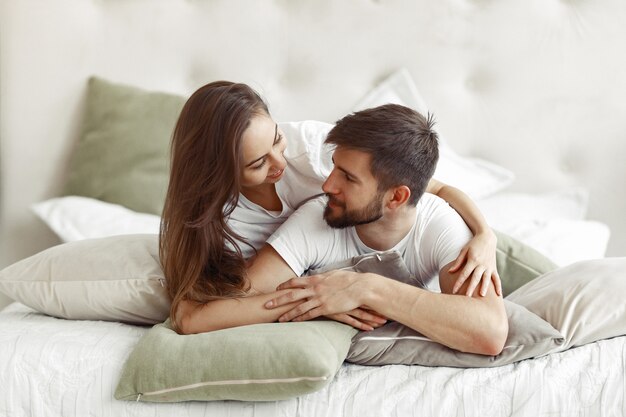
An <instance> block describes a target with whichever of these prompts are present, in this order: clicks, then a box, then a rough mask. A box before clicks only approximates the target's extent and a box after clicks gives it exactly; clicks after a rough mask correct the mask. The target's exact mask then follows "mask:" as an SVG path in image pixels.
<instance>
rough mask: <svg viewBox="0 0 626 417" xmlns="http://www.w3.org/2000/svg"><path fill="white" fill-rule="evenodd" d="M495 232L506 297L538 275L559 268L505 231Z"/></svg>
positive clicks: (497, 260) (498, 265)
mask: <svg viewBox="0 0 626 417" xmlns="http://www.w3.org/2000/svg"><path fill="white" fill-rule="evenodd" d="M494 232H495V234H496V237H497V238H498V245H497V248H496V267H497V268H498V273H499V274H500V280H501V281H502V295H503V296H504V297H506V296H507V295H509V294H511V293H512V292H513V291H515V290H516V289H518V288H519V287H521V286H522V285H524V284H526V283H527V282H530V281H532V280H533V279H535V278H537V277H538V276H540V275H543V274H545V273H547V272H551V271H554V270H555V269H557V268H558V265H557V264H555V263H554V262H552V261H551V260H550V259H548V258H546V257H545V256H544V255H542V254H541V253H539V252H537V251H536V250H535V249H533V248H531V247H530V246H527V245H525V244H524V243H522V242H520V241H519V240H516V239H514V238H512V237H511V236H509V235H506V234H504V233H501V232H498V231H496V230H494Z"/></svg>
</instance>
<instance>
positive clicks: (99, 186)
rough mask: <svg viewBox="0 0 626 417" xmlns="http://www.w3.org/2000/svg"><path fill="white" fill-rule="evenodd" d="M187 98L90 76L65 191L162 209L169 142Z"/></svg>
mask: <svg viewBox="0 0 626 417" xmlns="http://www.w3.org/2000/svg"><path fill="white" fill-rule="evenodd" d="M184 103H185V98H183V97H179V96H175V95H171V94H165V93H157V92H148V91H144V90H142V89H139V88H135V87H130V86H125V85H120V84H113V83H110V82H108V81H105V80H102V79H100V78H95V77H92V78H90V79H89V84H88V88H87V103H86V110H85V116H84V120H83V126H82V131H81V135H80V138H79V140H78V143H77V144H76V148H75V149H74V152H73V155H72V157H71V160H70V164H69V173H68V179H67V183H66V184H65V189H64V194H66V195H80V196H85V197H91V198H96V199H99V200H103V201H107V202H109V203H115V204H121V205H123V206H126V207H128V208H129V209H131V210H135V211H139V212H144V213H153V214H161V211H162V209H163V202H164V199H165V193H166V191H167V183H168V178H169V167H168V162H169V146H170V139H171V136H172V132H173V130H174V126H175V124H176V120H177V119H178V115H179V114H180V111H181V109H182V107H183V105H184Z"/></svg>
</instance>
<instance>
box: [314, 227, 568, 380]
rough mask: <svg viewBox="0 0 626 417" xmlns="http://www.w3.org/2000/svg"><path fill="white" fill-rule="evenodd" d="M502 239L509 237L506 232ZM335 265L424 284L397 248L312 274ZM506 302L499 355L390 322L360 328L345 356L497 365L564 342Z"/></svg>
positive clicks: (364, 361) (360, 360) (367, 361)
mask: <svg viewBox="0 0 626 417" xmlns="http://www.w3.org/2000/svg"><path fill="white" fill-rule="evenodd" d="M498 240H500V239H498ZM502 240H503V241H505V237H503V239H502ZM510 247H514V248H515V250H513V251H512V252H511V253H515V254H517V253H519V254H523V252H517V250H518V249H520V248H521V247H523V245H521V244H517V243H515V242H512V240H511V243H510ZM507 259H509V262H511V259H515V258H514V257H511V256H507ZM333 269H347V270H352V271H355V272H372V273H376V274H379V275H382V276H385V277H388V278H392V279H395V280H397V281H400V282H404V283H405V284H410V285H414V286H417V287H420V288H425V286H424V284H423V283H422V282H419V280H418V279H416V278H415V277H413V276H412V274H411V273H410V271H409V270H408V268H407V267H406V265H405V263H404V260H403V259H402V256H401V255H400V254H399V253H398V252H396V251H387V252H379V253H369V254H366V255H361V256H356V257H354V258H352V259H350V260H347V261H344V262H340V263H335V264H332V265H328V266H325V267H324V268H320V269H316V270H312V271H309V273H308V274H309V275H315V274H320V273H323V272H326V271H329V270H333ZM510 270H511V271H515V272H517V273H519V271H522V273H523V274H524V276H530V275H531V274H530V273H529V272H528V270H526V269H525V268H522V267H519V266H517V264H516V266H515V267H511V268H510ZM533 278H534V276H533ZM459 297H461V296H459ZM504 305H505V308H506V312H507V318H508V321H509V334H508V337H507V340H506V343H505V347H504V349H503V351H502V352H501V353H500V354H499V355H496V356H485V355H478V354H473V353H463V352H459V351H457V350H454V349H451V348H449V347H446V346H444V345H441V344H439V343H437V342H434V341H432V340H430V339H428V338H427V337H425V336H424V335H422V334H420V333H419V332H417V331H415V330H413V329H411V328H409V327H406V326H404V325H402V324H400V323H396V322H392V323H388V324H386V325H384V326H382V327H379V328H377V329H374V330H373V331H370V332H359V333H357V335H356V336H355V337H354V338H353V339H352V344H351V346H350V351H349V353H348V356H347V358H346V360H347V361H348V362H352V363H356V364H359V365H392V364H405V365H425V366H450V367H464V368H470V367H493V366H502V365H506V364H509V363H512V362H517V361H521V360H524V359H529V358H534V357H538V356H542V355H544V354H546V353H549V352H550V351H553V350H554V349H556V348H557V347H558V346H560V345H561V344H562V343H563V341H564V339H563V336H562V335H561V334H560V333H559V332H558V331H557V330H555V329H554V328H553V327H552V326H551V325H550V324H549V323H547V322H545V321H544V320H542V319H541V318H539V317H538V316H536V315H535V314H533V313H531V312H530V311H528V310H527V309H526V308H524V307H522V306H519V305H516V304H514V303H512V302H510V301H508V300H504Z"/></svg>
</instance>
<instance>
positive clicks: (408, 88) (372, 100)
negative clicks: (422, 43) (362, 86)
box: [353, 69, 515, 199]
mask: <svg viewBox="0 0 626 417" xmlns="http://www.w3.org/2000/svg"><path fill="white" fill-rule="evenodd" d="M387 103H395V104H401V105H404V106H407V107H411V108H413V109H414V110H417V111H419V112H420V113H422V114H424V115H426V114H427V113H428V107H427V106H426V103H425V102H424V99H423V98H422V97H421V95H420V93H419V91H418V90H417V87H416V86H415V83H414V82H413V79H412V78H411V75H410V74H409V72H408V71H407V70H406V69H400V70H399V71H397V72H395V73H394V74H392V75H391V76H390V77H389V78H387V79H386V80H384V81H383V82H382V83H381V84H379V85H378V86H377V87H375V88H374V89H373V90H372V91H371V92H369V93H368V94H367V95H366V96H365V97H364V98H363V99H361V100H360V101H359V102H358V103H357V104H356V106H355V107H354V109H353V110H354V111H358V110H363V109H367V108H370V107H376V106H380V105H383V104H387ZM434 177H435V178H436V179H437V180H439V181H442V182H444V183H446V184H449V185H452V186H454V187H457V188H460V189H461V190H463V191H464V192H465V193H466V194H467V195H469V196H470V197H472V198H473V199H480V198H483V197H486V196H489V195H492V194H494V193H496V192H498V191H500V190H502V189H504V188H506V187H508V186H509V185H511V183H513V180H514V179H515V175H514V174H513V172H511V171H509V170H508V169H506V168H504V167H501V166H499V165H496V164H494V163H492V162H489V161H486V160H483V159H479V158H466V157H462V156H460V155H459V154H457V153H456V152H454V150H452V148H450V146H449V145H448V144H447V143H446V141H445V139H444V138H443V137H441V135H440V140H439V163H438V164H437V170H436V171H435V175H434Z"/></svg>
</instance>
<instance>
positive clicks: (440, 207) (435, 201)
mask: <svg viewBox="0 0 626 417" xmlns="http://www.w3.org/2000/svg"><path fill="white" fill-rule="evenodd" d="M417 213H418V216H422V217H425V218H430V217H432V216H436V215H443V214H456V215H457V216H458V213H457V212H456V210H454V209H453V208H452V207H451V206H450V205H449V204H448V202H447V201H446V200H444V199H443V198H441V197H438V196H436V195H434V194H430V193H424V194H423V195H422V197H421V198H420V199H419V201H418V202H417ZM459 217H460V216H459Z"/></svg>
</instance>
